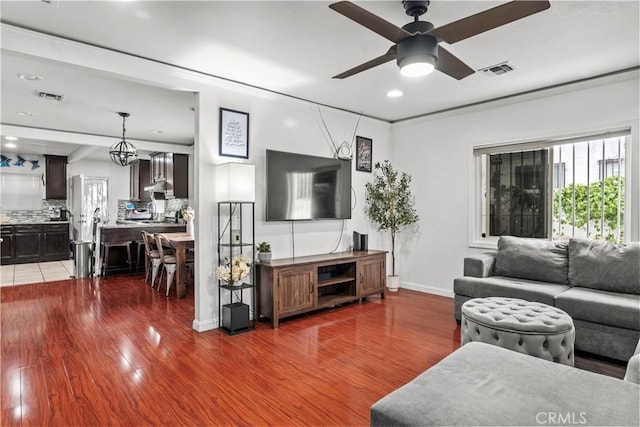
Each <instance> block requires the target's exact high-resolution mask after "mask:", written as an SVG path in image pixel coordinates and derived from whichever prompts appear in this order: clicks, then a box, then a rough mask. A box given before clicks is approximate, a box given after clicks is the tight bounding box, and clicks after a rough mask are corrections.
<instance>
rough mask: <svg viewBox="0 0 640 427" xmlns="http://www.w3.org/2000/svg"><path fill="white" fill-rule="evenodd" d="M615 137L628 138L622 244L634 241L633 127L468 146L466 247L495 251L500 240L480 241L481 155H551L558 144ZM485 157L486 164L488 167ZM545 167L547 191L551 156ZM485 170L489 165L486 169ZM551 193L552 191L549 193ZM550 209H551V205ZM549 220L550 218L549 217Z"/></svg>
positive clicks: (482, 213)
mask: <svg viewBox="0 0 640 427" xmlns="http://www.w3.org/2000/svg"><path fill="white" fill-rule="evenodd" d="M618 136H625V137H627V143H626V144H625V150H624V153H625V154H624V161H623V162H622V163H623V164H624V166H623V167H624V170H625V174H626V178H625V206H626V207H627V209H628V211H627V213H626V214H625V218H626V219H627V220H625V223H624V236H625V237H624V241H625V242H627V241H634V240H633V236H635V235H636V234H637V233H638V232H639V231H640V230H635V228H636V227H637V226H636V225H635V222H634V221H633V220H632V215H638V214H639V213H638V212H634V211H633V210H634V209H633V206H635V205H634V204H632V203H633V202H635V201H633V202H632V199H631V194H632V190H633V180H634V179H637V177H634V176H633V170H634V168H633V162H634V159H633V157H632V146H633V145H634V144H633V136H634V131H633V127H632V126H625V127H620V128H616V129H612V130H608V131H603V132H602V131H601V132H597V131H596V132H589V133H584V134H579V135H574V136H570V137H557V138H548V139H544V140H543V139H537V140H536V139H534V140H523V141H520V142H513V141H511V142H502V143H481V144H471V145H470V159H469V170H470V174H469V179H470V183H469V191H470V195H469V247H471V248H480V249H496V248H497V246H498V239H499V236H489V235H487V236H486V237H482V228H483V227H482V221H483V220H486V215H487V213H486V209H487V206H486V205H484V206H483V197H482V189H483V185H484V183H483V180H482V155H481V154H489V153H490V152H491V151H502V150H513V151H525V150H531V149H536V148H549V149H550V151H553V150H552V147H553V146H554V145H561V144H572V143H576V142H584V141H588V140H594V139H603V138H613V137H618ZM488 157H489V156H487V160H486V161H487V163H488V161H489V160H488ZM547 160H548V164H549V168H550V169H549V170H550V171H551V172H550V173H549V174H548V176H547V181H548V184H549V186H550V187H549V188H552V187H553V162H554V156H553V154H552V153H550V155H549V156H548V159H547ZM486 166H487V167H488V165H486ZM552 193H553V191H552ZM549 209H553V204H550V206H549ZM550 218H551V216H550ZM548 227H549V236H550V237H549V238H546V239H547V240H551V239H552V236H553V233H552V232H551V229H552V227H553V224H552V221H549V224H548Z"/></svg>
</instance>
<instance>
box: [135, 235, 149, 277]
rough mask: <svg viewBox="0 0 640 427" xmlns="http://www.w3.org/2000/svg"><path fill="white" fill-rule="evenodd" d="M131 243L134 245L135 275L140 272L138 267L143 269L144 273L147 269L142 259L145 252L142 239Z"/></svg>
mask: <svg viewBox="0 0 640 427" xmlns="http://www.w3.org/2000/svg"><path fill="white" fill-rule="evenodd" d="M133 243H135V244H136V273H139V272H140V267H144V270H145V273H146V270H147V269H146V266H145V263H144V261H143V258H144V256H145V251H146V249H145V243H144V239H142V240H134V241H133Z"/></svg>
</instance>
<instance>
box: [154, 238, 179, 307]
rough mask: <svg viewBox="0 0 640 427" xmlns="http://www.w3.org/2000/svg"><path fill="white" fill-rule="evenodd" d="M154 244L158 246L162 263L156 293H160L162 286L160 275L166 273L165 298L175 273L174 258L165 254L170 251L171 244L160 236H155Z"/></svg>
mask: <svg viewBox="0 0 640 427" xmlns="http://www.w3.org/2000/svg"><path fill="white" fill-rule="evenodd" d="M155 238H156V244H157V245H158V253H159V254H160V260H161V262H162V270H161V271H160V282H159V283H158V292H160V285H161V284H162V275H163V273H164V272H165V271H166V272H167V296H169V290H170V289H171V284H172V283H173V276H174V275H175V273H176V256H175V255H169V253H168V252H167V251H168V250H171V244H170V243H169V241H168V240H167V239H166V238H165V237H164V236H163V235H161V234H156V235H155Z"/></svg>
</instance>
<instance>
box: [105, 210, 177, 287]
mask: <svg viewBox="0 0 640 427" xmlns="http://www.w3.org/2000/svg"><path fill="white" fill-rule="evenodd" d="M186 229H187V226H186V225H185V224H176V223H169V222H159V221H132V220H125V221H122V220H121V221H118V222H117V223H116V224H114V225H102V226H101V227H100V229H99V233H100V238H99V241H100V254H99V256H100V261H99V263H98V264H99V266H100V273H101V275H102V276H106V274H107V273H108V272H110V271H118V270H119V271H123V270H129V271H130V272H133V266H134V265H136V266H137V265H142V264H140V263H141V262H143V259H144V248H143V247H140V245H144V244H143V243H142V231H146V232H147V233H151V234H155V233H180V232H183V233H184V232H185V231H186ZM134 243H136V244H137V245H138V246H137V247H136V246H135V245H134V249H133V250H131V246H130V245H132V244H134ZM111 248H114V249H116V248H120V249H119V250H111Z"/></svg>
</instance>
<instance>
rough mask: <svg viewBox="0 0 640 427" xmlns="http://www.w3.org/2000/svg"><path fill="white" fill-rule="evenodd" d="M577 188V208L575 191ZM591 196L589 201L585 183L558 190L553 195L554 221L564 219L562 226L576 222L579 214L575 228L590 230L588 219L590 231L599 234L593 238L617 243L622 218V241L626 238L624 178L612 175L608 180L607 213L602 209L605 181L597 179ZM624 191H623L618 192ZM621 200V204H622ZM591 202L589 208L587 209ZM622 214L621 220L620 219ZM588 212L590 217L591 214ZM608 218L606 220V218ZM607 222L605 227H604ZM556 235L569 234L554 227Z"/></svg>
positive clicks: (592, 236)
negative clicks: (624, 233)
mask: <svg viewBox="0 0 640 427" xmlns="http://www.w3.org/2000/svg"><path fill="white" fill-rule="evenodd" d="M574 187H575V211H574V208H573V206H574V201H573V193H574ZM588 189H589V191H588V194H589V197H588V201H587V186H586V185H585V184H576V185H574V184H570V185H568V186H566V187H564V188H559V189H557V190H555V192H554V195H553V218H554V222H557V221H560V224H561V225H568V226H569V227H570V226H571V225H572V223H573V221H574V214H575V227H576V228H578V229H582V230H584V231H585V232H586V230H587V222H588V223H589V230H590V231H591V230H593V231H595V232H596V235H595V236H594V235H591V234H590V235H589V238H596V239H604V240H607V241H609V242H616V241H618V239H617V236H616V234H617V231H618V221H620V230H619V231H620V241H622V240H623V231H624V177H618V176H613V177H608V178H606V179H605V180H604V213H603V210H602V206H603V203H602V201H603V199H602V181H601V180H600V181H595V182H592V183H591V185H589V188H588ZM619 191H620V194H619V193H618V192H619ZM618 200H620V202H619V206H618ZM587 203H588V207H589V209H587ZM618 214H619V219H618ZM587 215H588V217H587ZM603 220H604V221H603ZM603 223H604V229H603V227H602V225H603ZM560 228H561V229H562V227H560ZM554 234H560V236H559V237H568V236H564V234H562V233H560V230H557V229H554Z"/></svg>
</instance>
